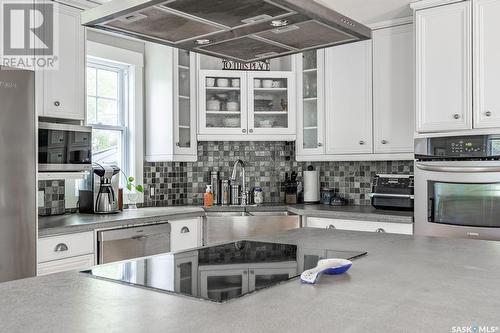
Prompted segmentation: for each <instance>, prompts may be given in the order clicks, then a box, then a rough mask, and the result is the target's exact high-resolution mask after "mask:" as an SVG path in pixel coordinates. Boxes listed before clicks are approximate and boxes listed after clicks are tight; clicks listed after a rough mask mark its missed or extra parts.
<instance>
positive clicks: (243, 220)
mask: <svg viewBox="0 0 500 333" xmlns="http://www.w3.org/2000/svg"><path fill="white" fill-rule="evenodd" d="M204 224H205V225H204V228H203V230H204V235H203V236H204V240H205V241H204V245H211V244H215V243H221V242H229V241H234V240H238V239H245V238H248V237H253V236H263V235H273V234H277V233H279V232H282V231H286V230H290V229H297V228H300V216H299V215H295V214H292V213H289V212H209V213H207V215H206V218H205V221H204Z"/></svg>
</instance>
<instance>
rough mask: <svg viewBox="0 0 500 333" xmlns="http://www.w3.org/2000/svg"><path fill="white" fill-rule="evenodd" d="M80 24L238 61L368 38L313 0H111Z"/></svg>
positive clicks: (87, 13)
mask: <svg viewBox="0 0 500 333" xmlns="http://www.w3.org/2000/svg"><path fill="white" fill-rule="evenodd" d="M82 24H83V25H85V26H88V27H92V28H97V29H102V30H107V31H111V32H115V33H119V34H123V35H127V36H131V37H135V38H139V39H141V40H145V41H149V42H156V43H161V44H165V45H169V46H173V47H177V48H180V49H185V50H189V51H194V52H198V53H202V54H207V55H211V56H215V57H219V58H226V59H231V60H235V61H240V62H251V61H259V60H265V59H269V58H275V57H280V56H284V55H289V54H294V53H299V52H302V51H305V50H313V49H318V48H324V47H330V46H335V45H340V44H345V43H352V42H356V41H360V40H365V39H370V38H371V30H370V29H369V28H367V27H366V26H364V25H362V24H360V23H358V22H355V21H353V20H351V19H350V18H348V17H345V16H344V15H342V14H340V13H338V12H335V11H333V10H331V9H329V8H328V7H325V6H324V5H322V4H320V3H318V2H317V1H316V0H202V1H200V0H168V1H165V0H162V1H159V0H148V1H146V0H113V1H111V2H108V3H105V4H103V5H100V6H98V7H96V8H93V9H90V10H87V11H85V12H84V13H83V14H82Z"/></svg>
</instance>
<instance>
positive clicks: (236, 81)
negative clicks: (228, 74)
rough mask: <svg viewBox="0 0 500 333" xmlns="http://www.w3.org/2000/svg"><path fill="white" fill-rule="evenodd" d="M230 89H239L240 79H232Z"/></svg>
mask: <svg viewBox="0 0 500 333" xmlns="http://www.w3.org/2000/svg"><path fill="white" fill-rule="evenodd" d="M231 87H233V88H239V87H240V79H232V80H231Z"/></svg>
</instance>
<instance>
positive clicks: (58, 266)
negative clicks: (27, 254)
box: [37, 253, 94, 276]
mask: <svg viewBox="0 0 500 333" xmlns="http://www.w3.org/2000/svg"><path fill="white" fill-rule="evenodd" d="M92 266H94V254H93V253H92V254H86V255H83V256H78V257H72V258H66V259H60V260H54V261H49V262H43V263H40V264H38V269H37V275H38V276H40V275H47V274H54V273H59V272H64V271H71V270H82V269H87V268H90V267H92Z"/></svg>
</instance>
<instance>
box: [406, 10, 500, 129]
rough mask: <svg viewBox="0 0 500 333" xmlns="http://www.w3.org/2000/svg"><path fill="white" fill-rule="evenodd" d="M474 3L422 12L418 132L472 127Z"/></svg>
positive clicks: (418, 17) (419, 13) (418, 40)
mask: <svg viewBox="0 0 500 333" xmlns="http://www.w3.org/2000/svg"><path fill="white" fill-rule="evenodd" d="M471 7H472V5H471V3H470V2H469V1H463V2H457V3H453V4H449V5H444V6H438V7H433V8H427V9H420V10H417V11H416V14H415V24H416V34H415V38H416V112H417V131H418V132H445V131H453V130H465V129H471V128H472V26H471V21H472V20H471V15H472V11H471ZM491 24H493V23H491ZM497 32H498V30H496V32H492V34H493V33H497ZM489 47H490V48H491V47H497V48H498V46H489ZM497 52H498V51H497ZM491 56H493V55H491Z"/></svg>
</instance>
